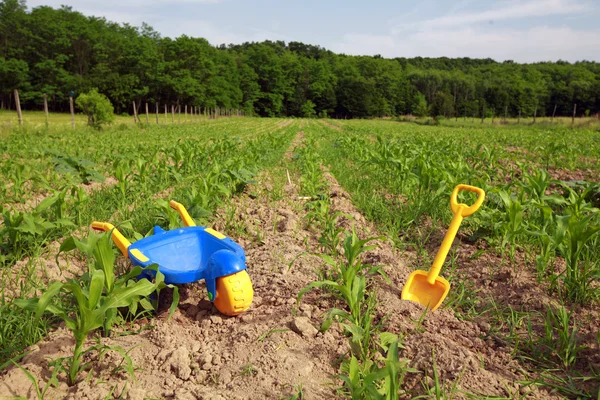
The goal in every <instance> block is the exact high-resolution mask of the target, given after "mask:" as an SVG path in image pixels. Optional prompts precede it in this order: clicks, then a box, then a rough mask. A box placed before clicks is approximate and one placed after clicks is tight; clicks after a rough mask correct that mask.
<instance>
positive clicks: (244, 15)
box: [27, 0, 600, 63]
mask: <svg viewBox="0 0 600 400" xmlns="http://www.w3.org/2000/svg"><path fill="white" fill-rule="evenodd" d="M27 5H28V7H29V8H33V7H36V6H40V5H49V6H52V7H59V6H60V5H68V6H71V7H72V8H73V9H74V10H76V11H80V12H82V13H83V14H85V15H95V16H103V17H106V18H107V19H108V20H111V21H114V22H121V23H129V24H131V25H136V26H139V25H141V24H142V22H145V23H147V24H149V25H150V26H152V27H153V28H154V29H155V30H156V31H158V32H159V33H160V34H161V35H162V36H169V37H177V36H180V35H188V36H193V37H203V38H206V39H207V40H208V41H209V42H210V43H212V44H214V45H219V44H223V43H225V44H229V43H235V44H239V43H243V42H249V41H262V40H267V39H268V40H283V41H285V42H289V41H299V42H303V43H307V44H313V45H319V46H322V47H325V48H326V49H329V50H332V51H334V52H336V53H345V54H352V55H375V54H379V55H381V56H383V57H389V58H393V57H417V56H421V57H442V56H445V57H472V58H492V59H494V60H497V61H504V60H513V61H516V62H522V63H525V62H538V61H557V60H566V61H571V62H573V61H578V60H589V61H600V24H599V23H598V21H600V0H495V1H494V0H437V1H434V0H421V1H418V0H413V1H409V0H371V1H364V0H344V1H341V0H100V1H99V0H28V1H27Z"/></svg>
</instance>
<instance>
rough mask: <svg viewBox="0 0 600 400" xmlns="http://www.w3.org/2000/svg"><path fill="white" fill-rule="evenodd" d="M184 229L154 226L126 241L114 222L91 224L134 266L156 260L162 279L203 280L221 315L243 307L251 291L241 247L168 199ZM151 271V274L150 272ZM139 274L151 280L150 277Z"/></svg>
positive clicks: (177, 280)
mask: <svg viewBox="0 0 600 400" xmlns="http://www.w3.org/2000/svg"><path fill="white" fill-rule="evenodd" d="M170 206H171V208H173V209H175V210H177V211H178V212H179V215H180V216H181V218H182V219H183V222H184V224H185V226H186V227H185V228H180V229H173V230H170V231H165V230H163V229H162V228H160V227H159V226H155V227H154V234H153V235H152V236H149V237H147V238H144V239H141V240H138V241H137V242H135V243H133V244H132V243H130V242H129V241H128V240H127V239H126V238H125V237H124V236H123V235H122V234H121V233H120V232H119V231H118V230H117V229H116V228H115V227H114V226H113V225H111V224H109V223H106V222H93V223H92V228H94V229H95V230H100V231H105V232H111V231H112V236H111V237H112V240H113V241H114V242H115V244H116V245H117V247H118V248H119V250H120V251H121V253H123V255H124V256H125V257H128V258H129V259H130V260H131V262H132V264H133V265H139V266H142V267H147V266H150V265H152V264H158V269H159V271H160V272H162V273H163V274H164V275H165V283H168V284H169V283H172V284H181V283H190V282H195V281H198V280H201V279H204V280H205V281H206V289H207V291H208V297H209V300H211V301H212V302H213V303H214V305H215V307H216V308H217V309H218V310H219V311H220V312H222V313H223V314H225V315H229V316H234V315H238V314H241V313H243V312H244V311H246V310H247V309H248V308H249V307H250V304H251V303H252V297H253V295H254V291H253V289H252V282H251V281H250V277H249V275H248V272H247V271H246V255H245V254H244V249H242V247H241V246H240V245H238V244H237V243H235V242H234V241H233V240H231V239H229V238H227V237H226V236H225V235H223V234H221V233H219V232H217V231H215V230H213V229H211V228H206V227H203V226H196V224H195V223H194V220H193V219H192V218H191V217H190V215H189V214H188V212H187V210H186V209H185V207H184V206H183V205H181V204H180V203H177V202H176V201H173V200H171V202H170ZM148 274H149V273H148ZM141 278H149V279H152V278H153V277H152V276H151V275H146V276H141Z"/></svg>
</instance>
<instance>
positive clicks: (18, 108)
mask: <svg viewBox="0 0 600 400" xmlns="http://www.w3.org/2000/svg"><path fill="white" fill-rule="evenodd" d="M15 105H16V106H17V115H18V117H19V126H20V125H23V114H22V113H21V100H19V91H18V90H17V89H15Z"/></svg>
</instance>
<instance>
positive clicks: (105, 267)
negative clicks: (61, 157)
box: [16, 234, 179, 385]
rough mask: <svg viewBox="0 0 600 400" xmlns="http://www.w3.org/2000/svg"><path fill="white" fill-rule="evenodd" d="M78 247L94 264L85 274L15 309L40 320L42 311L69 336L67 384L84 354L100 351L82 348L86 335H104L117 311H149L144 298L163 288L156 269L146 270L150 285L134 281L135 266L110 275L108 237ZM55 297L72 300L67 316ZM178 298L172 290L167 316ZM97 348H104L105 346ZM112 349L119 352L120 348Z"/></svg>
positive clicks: (112, 256)
mask: <svg viewBox="0 0 600 400" xmlns="http://www.w3.org/2000/svg"><path fill="white" fill-rule="evenodd" d="M73 242H74V240H73ZM70 246H71V244H68V245H67V246H65V248H66V249H68V248H69V247H70ZM80 246H82V247H86V246H88V247H87V248H86V250H87V251H89V250H90V248H93V250H92V251H93V255H94V261H95V262H94V264H93V265H92V266H90V269H89V272H88V273H87V274H86V275H84V276H83V277H82V278H81V279H79V280H70V281H68V282H67V283H62V282H55V283H53V284H51V285H50V286H49V287H48V289H47V290H46V292H45V293H43V294H42V295H41V296H40V297H39V298H33V299H23V300H17V301H16V304H17V306H19V307H21V308H23V309H25V310H29V311H34V312H35V315H36V318H40V317H41V316H42V314H44V313H45V312H48V313H51V314H53V315H55V316H57V317H59V318H60V319H62V320H63V321H64V322H65V325H66V327H67V329H68V330H70V331H71V333H72V334H73V336H74V338H75V348H74V351H73V355H72V356H71V357H69V358H68V359H67V360H66V363H67V366H66V369H67V371H68V384H69V385H74V384H75V383H76V382H77V378H78V375H79V373H80V371H81V370H82V369H84V368H85V367H86V365H85V364H83V365H82V360H83V357H84V355H85V354H87V353H89V352H90V351H92V350H102V349H101V348H100V347H98V346H93V347H91V348H89V349H84V345H85V341H86V339H87V338H88V336H89V335H90V334H91V333H92V332H93V331H94V330H96V329H99V328H102V329H103V331H104V333H105V334H108V333H109V332H110V329H111V327H112V325H113V324H114V323H115V320H116V317H117V315H118V313H119V310H118V309H119V308H127V309H129V311H130V312H131V313H133V314H135V313H136V311H137V307H138V305H141V306H142V307H144V308H148V309H149V308H152V305H151V302H150V300H149V298H148V297H149V296H150V295H151V294H153V293H156V292H159V291H160V290H161V289H163V288H165V287H167V285H166V284H165V283H164V275H162V274H161V273H160V271H158V269H157V268H156V266H151V267H149V268H152V269H153V270H154V271H155V272H156V278H155V280H154V282H150V281H149V280H147V279H140V280H137V279H136V278H137V276H139V275H140V274H141V272H142V271H143V269H142V268H141V267H139V266H138V267H135V268H133V269H132V270H131V271H130V272H129V273H127V274H125V275H123V276H121V277H116V276H115V274H114V261H115V253H114V250H113V248H112V247H111V241H110V235H109V234H102V235H100V236H99V237H98V239H97V240H96V239H92V240H91V241H89V242H87V243H85V244H81V245H80ZM65 248H63V250H65ZM58 295H62V296H66V297H68V298H71V299H72V300H73V302H74V303H75V311H74V313H70V307H66V306H63V305H59V304H56V303H55V302H53V299H54V298H55V297H56V296H58ZM178 299H179V295H178V292H177V290H176V288H174V296H173V302H172V304H171V313H173V312H174V310H175V307H176V305H177V302H178ZM101 347H102V348H103V349H106V346H101ZM111 349H112V348H111ZM112 350H115V351H118V352H119V353H123V351H122V349H120V348H114V349H112Z"/></svg>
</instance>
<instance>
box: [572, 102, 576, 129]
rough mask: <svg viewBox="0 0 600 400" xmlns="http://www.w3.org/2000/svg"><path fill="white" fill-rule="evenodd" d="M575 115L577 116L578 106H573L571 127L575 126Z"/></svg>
mask: <svg viewBox="0 0 600 400" xmlns="http://www.w3.org/2000/svg"><path fill="white" fill-rule="evenodd" d="M575 114H577V104H573V118H571V125H575Z"/></svg>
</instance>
